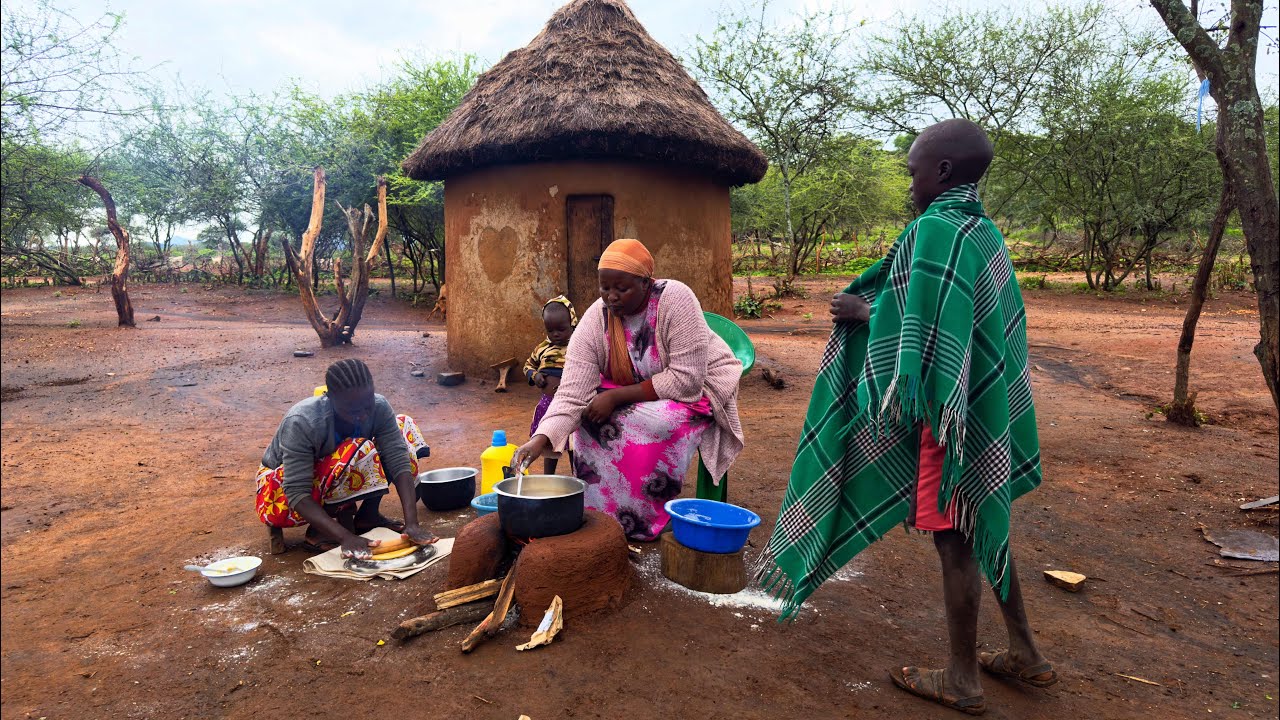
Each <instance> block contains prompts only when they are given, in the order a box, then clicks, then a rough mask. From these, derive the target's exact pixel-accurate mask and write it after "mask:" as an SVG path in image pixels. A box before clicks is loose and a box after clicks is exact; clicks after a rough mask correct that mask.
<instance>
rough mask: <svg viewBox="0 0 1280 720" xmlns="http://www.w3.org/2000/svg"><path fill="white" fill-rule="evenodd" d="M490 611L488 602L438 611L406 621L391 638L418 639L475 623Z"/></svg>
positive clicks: (392, 633) (394, 631) (393, 632)
mask: <svg viewBox="0 0 1280 720" xmlns="http://www.w3.org/2000/svg"><path fill="white" fill-rule="evenodd" d="M490 610H491V608H490V607H489V603H486V602H477V603H471V604H469V605H458V606H456V607H451V608H449V609H448V610H437V611H436V612H433V613H430V614H427V615H423V616H421V617H416V618H411V619H409V620H405V621H404V622H402V623H400V625H399V626H398V627H396V629H395V630H393V631H392V632H391V637H393V638H395V639H396V640H408V639H409V638H411V637H417V636H418V635H421V634H423V633H428V632H431V631H432V630H442V629H444V628H447V627H453V626H454V625H462V624H463V623H470V622H475V621H476V620H480V619H482V618H484V617H485V616H486V615H488V614H489V611H490Z"/></svg>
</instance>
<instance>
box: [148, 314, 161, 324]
mask: <svg viewBox="0 0 1280 720" xmlns="http://www.w3.org/2000/svg"><path fill="white" fill-rule="evenodd" d="M147 322H160V316H159V315H156V316H155V317H149V318H147Z"/></svg>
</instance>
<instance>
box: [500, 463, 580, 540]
mask: <svg viewBox="0 0 1280 720" xmlns="http://www.w3.org/2000/svg"><path fill="white" fill-rule="evenodd" d="M586 490H587V484H586V483H584V482H582V481H581V480H579V479H578V478H575V477H569V476H567V475H525V476H524V477H522V478H520V477H513V478H507V479H506V480H502V481H500V482H498V483H497V484H496V485H494V486H493V491H494V492H496V493H497V494H498V522H499V524H500V525H501V526H502V530H503V531H504V532H506V533H507V534H508V535H511V536H513V537H517V538H521V539H524V538H540V537H548V536H551V535H566V534H568V533H571V532H574V531H575V530H577V529H578V528H580V527H582V523H583V520H584V518H585V517H586V516H585V506H584V504H583V502H584V496H585V493H586Z"/></svg>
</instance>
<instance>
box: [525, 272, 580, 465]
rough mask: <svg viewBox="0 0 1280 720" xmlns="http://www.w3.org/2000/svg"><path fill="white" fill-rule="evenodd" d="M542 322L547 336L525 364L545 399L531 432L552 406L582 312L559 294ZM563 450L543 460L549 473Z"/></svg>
mask: <svg viewBox="0 0 1280 720" xmlns="http://www.w3.org/2000/svg"><path fill="white" fill-rule="evenodd" d="M542 324H543V326H545V327H546V330H547V339H546V340H543V341H542V342H540V343H538V346H537V347H535V348H534V349H533V353H532V354H531V355H529V359H528V360H526V361H525V363H524V376H525V378H526V379H528V381H529V384H530V385H536V386H537V387H539V388H542V399H541V400H539V401H538V407H537V409H536V410H534V411H533V424H532V425H530V426H529V435H530V436H532V435H536V434H537V432H538V423H540V422H542V416H543V415H545V414H546V412H547V408H548V407H550V406H551V398H552V397H554V396H555V394H556V388H558V387H560V376H561V375H562V374H563V373H564V358H565V348H567V347H568V345H569V337H570V336H571V335H573V329H574V328H575V327H577V325H578V315H577V313H575V312H574V311H573V303H571V302H569V298H567V297H565V296H563V295H557V296H556V297H553V298H551V299H550V300H548V301H547V303H546V304H545V305H543V306H542ZM559 459H560V454H559V453H548V454H547V455H546V456H545V457H544V458H543V459H542V470H543V472H544V473H545V474H547V475H554V474H555V473H556V465H557V464H558V462H559Z"/></svg>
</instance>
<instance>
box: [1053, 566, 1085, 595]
mask: <svg viewBox="0 0 1280 720" xmlns="http://www.w3.org/2000/svg"><path fill="white" fill-rule="evenodd" d="M1044 579H1045V582H1047V583H1049V584H1050V585H1056V586H1058V587H1060V588H1062V589H1063V590H1066V591H1068V592H1080V588H1082V587H1084V581H1085V580H1087V579H1088V578H1086V577H1085V576H1084V575H1081V574H1080V573H1077V572H1071V571H1070V570H1045V571H1044Z"/></svg>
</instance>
